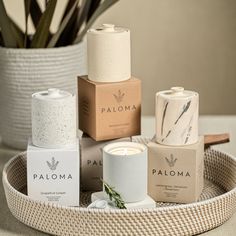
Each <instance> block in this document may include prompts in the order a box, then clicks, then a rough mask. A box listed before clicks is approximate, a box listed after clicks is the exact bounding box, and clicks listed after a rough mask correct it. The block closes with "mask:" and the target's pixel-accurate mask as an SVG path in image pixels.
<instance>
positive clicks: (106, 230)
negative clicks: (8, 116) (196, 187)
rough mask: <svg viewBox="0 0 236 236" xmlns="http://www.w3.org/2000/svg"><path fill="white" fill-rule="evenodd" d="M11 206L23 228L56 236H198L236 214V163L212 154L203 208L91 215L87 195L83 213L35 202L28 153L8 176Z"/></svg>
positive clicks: (83, 196) (165, 207)
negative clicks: (29, 189)
mask: <svg viewBox="0 0 236 236" xmlns="http://www.w3.org/2000/svg"><path fill="white" fill-rule="evenodd" d="M3 184H4V189H5V194H6V198H7V203H8V206H9V208H10V210H11V212H12V214H13V215H14V216H15V217H16V218H17V219H18V220H20V221H21V222H23V223H25V224H26V225H28V226H31V227H33V228H35V229H38V230H41V231H44V232H47V233H50V234H55V235H88V236H90V235H96V236H98V235H142V236H144V235H147V236H151V235H153V236H154V235H155V236H156V235H171V236H173V235H194V234H199V233H202V232H204V231H207V230H210V229H212V228H214V227H217V226H219V225H221V224H222V223H224V222H225V221H226V220H228V219H229V218H230V217H231V216H232V214H233V213H234V212H235V210H236V159H235V158H234V157H231V156H229V155H226V154H224V153H221V152H218V151H215V150H211V149H208V150H207V151H206V152H205V187H204V191H203V193H202V195H201V198H200V200H199V202H197V203H193V204H185V205H184V204H182V205H171V204H164V203H157V208H156V209H139V210H100V209H86V208H85V206H86V205H88V204H89V201H90V193H81V206H82V207H79V208H72V207H61V206H56V205H53V204H47V203H42V202H38V201H34V200H32V199H30V198H29V197H28V196H27V195H26V194H25V192H26V188H27V187H26V153H21V154H19V155H17V156H15V157H14V158H12V159H11V160H10V161H9V162H8V163H7V164H6V166H5V168H4V170H3Z"/></svg>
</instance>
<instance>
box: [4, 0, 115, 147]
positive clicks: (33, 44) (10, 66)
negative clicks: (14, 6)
mask: <svg viewBox="0 0 236 236" xmlns="http://www.w3.org/2000/svg"><path fill="white" fill-rule="evenodd" d="M117 1H118V0H68V2H67V4H66V7H65V10H64V13H63V15H62V17H61V21H60V23H59V27H58V29H57V31H56V32H54V33H52V32H51V31H50V25H51V21H52V18H53V15H54V12H55V7H56V4H57V0H46V1H45V7H44V10H42V9H41V7H40V5H39V3H38V2H37V0H24V7H25V31H22V30H21V28H20V27H19V26H18V25H17V23H16V22H14V21H13V19H11V17H10V16H9V15H8V14H7V12H6V9H5V6H4V3H3V0H0V135H1V137H2V141H3V143H5V144H7V145H8V146H11V147H14V148H18V149H24V148H26V145H27V140H28V137H29V136H30V135H31V94H32V93H34V92H36V91H42V90H45V89H47V88H50V87H56V88H60V89H64V90H68V91H70V92H75V91H76V76H77V75H78V74H82V73H85V69H84V67H85V61H86V59H85V52H86V51H85V47H84V43H83V41H82V39H83V37H84V35H85V34H86V32H87V30H88V29H89V28H90V27H91V25H92V24H93V22H94V21H95V20H96V19H97V17H98V16H99V15H101V14H102V13H103V12H104V11H105V10H107V9H108V8H109V7H110V6H112V5H113V4H114V3H116V2H117ZM29 18H31V19H32V22H33V25H34V28H35V33H34V34H33V35H29V33H28V20H29Z"/></svg>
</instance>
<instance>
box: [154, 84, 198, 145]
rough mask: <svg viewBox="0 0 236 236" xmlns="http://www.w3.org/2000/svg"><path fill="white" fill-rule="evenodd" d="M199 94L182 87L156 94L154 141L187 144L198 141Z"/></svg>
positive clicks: (167, 143)
mask: <svg viewBox="0 0 236 236" xmlns="http://www.w3.org/2000/svg"><path fill="white" fill-rule="evenodd" d="M198 107H199V96H198V93H196V92H193V91H187V90H184V88H182V87H173V88H171V90H166V91H161V92H158V93H157V94H156V141H157V142H158V143H160V144H164V145H173V146H179V145H189V144H194V143H196V142H197V141H198V116H199V114H198V113H199V111H198Z"/></svg>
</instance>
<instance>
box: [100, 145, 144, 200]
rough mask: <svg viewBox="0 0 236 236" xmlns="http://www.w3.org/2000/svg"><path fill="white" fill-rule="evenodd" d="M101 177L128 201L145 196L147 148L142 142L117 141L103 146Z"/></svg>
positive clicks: (142, 198) (141, 198)
mask: <svg viewBox="0 0 236 236" xmlns="http://www.w3.org/2000/svg"><path fill="white" fill-rule="evenodd" d="M103 179H104V181H105V182H106V183H107V184H109V185H110V186H111V187H114V188H115V190H116V191H117V192H118V193H120V194H121V197H122V199H123V200H124V201H125V202H126V203H128V202H138V201H142V200H144V199H145V197H146V196H147V148H146V146H145V145H143V144H139V143H132V142H119V143H112V144H108V145H106V146H105V147H104V148H103Z"/></svg>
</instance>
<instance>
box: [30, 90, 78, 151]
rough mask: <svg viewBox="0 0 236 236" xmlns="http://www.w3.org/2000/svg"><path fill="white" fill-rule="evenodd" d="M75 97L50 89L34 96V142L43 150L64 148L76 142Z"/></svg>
mask: <svg viewBox="0 0 236 236" xmlns="http://www.w3.org/2000/svg"><path fill="white" fill-rule="evenodd" d="M76 130H77V129H76V100H75V95H72V94H71V93H69V92H66V91H62V90H59V89H48V91H42V92H38V93H34V94H33V95H32V142H33V144H34V145H35V146H38V147H42V148H64V147H65V146H70V145H74V144H75V142H76Z"/></svg>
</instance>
